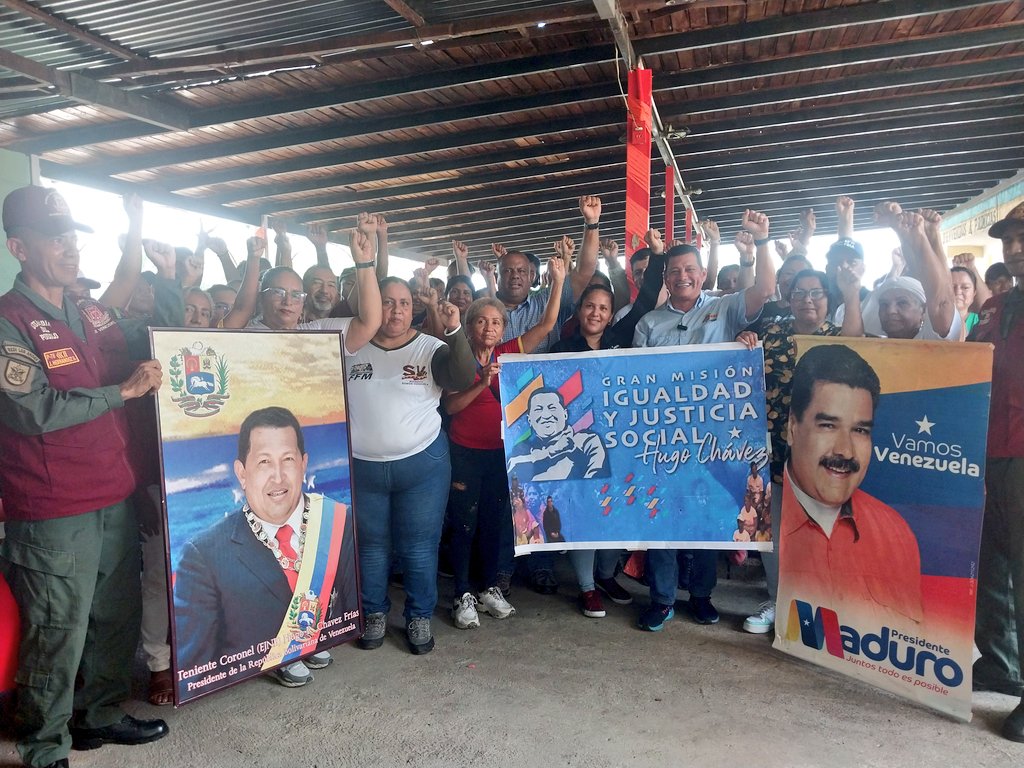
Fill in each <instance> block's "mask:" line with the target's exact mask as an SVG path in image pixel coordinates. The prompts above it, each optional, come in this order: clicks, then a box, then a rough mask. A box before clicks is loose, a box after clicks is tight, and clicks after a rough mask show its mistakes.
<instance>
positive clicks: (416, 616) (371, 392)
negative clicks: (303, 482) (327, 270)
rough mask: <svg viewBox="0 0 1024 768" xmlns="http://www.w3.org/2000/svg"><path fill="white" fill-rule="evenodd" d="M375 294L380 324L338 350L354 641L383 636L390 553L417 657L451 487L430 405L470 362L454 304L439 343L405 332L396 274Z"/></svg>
mask: <svg viewBox="0 0 1024 768" xmlns="http://www.w3.org/2000/svg"><path fill="white" fill-rule="evenodd" d="M380 292H381V301H382V304H383V308H384V316H383V317H384V319H383V323H382V325H381V326H380V330H378V331H377V333H376V335H375V336H374V337H373V340H372V341H371V342H370V343H369V344H367V345H366V346H365V347H363V348H362V349H361V350H359V351H358V352H356V353H355V354H348V353H346V367H347V370H348V397H349V406H350V408H349V411H350V414H351V429H352V456H353V462H352V478H353V501H354V502H355V508H356V529H357V532H358V541H359V572H360V581H361V591H362V598H363V612H364V614H365V618H366V630H365V632H364V633H363V636H362V638H361V639H360V640H359V644H360V646H361V647H362V648H366V649H372V648H379V647H380V646H381V645H382V644H383V642H384V634H385V631H386V628H387V615H388V612H389V610H390V608H391V602H390V600H389V599H388V575H389V571H390V566H391V554H392V552H394V553H395V554H396V555H397V556H398V558H399V559H400V561H401V564H402V571H403V575H404V578H403V582H404V587H405V625H406V636H407V639H408V642H409V649H410V650H411V651H412V652H413V653H415V654H423V653H428V652H429V651H430V650H431V649H433V647H434V637H433V634H432V633H431V630H430V617H431V615H432V614H433V613H434V607H435V606H436V604H437V546H438V543H439V541H440V538H441V527H442V525H443V523H444V510H445V505H446V503H447V500H448V487H449V485H450V483H451V463H450V459H449V455H448V439H447V437H446V435H445V434H444V432H443V431H442V429H441V415H440V412H439V411H438V405H439V403H440V400H441V394H442V392H443V391H444V390H446V389H447V390H450V391H459V390H463V389H466V388H467V387H469V386H470V385H472V383H473V378H474V375H475V372H476V368H475V363H474V359H473V353H472V351H471V350H470V347H469V342H468V341H467V340H466V335H465V334H464V333H462V324H461V322H460V321H459V310H458V309H457V308H456V307H455V306H454V305H453V304H450V303H449V302H446V301H443V302H440V306H439V310H440V316H441V319H442V320H443V322H444V340H443V341H442V340H440V339H436V338H434V337H433V336H428V335H426V334H423V333H420V332H419V331H417V330H415V329H414V328H412V314H413V312H412V292H411V291H410V289H409V285H408V284H407V283H406V282H405V281H404V280H401V279H399V278H397V277H387V278H384V279H383V280H382V281H381V282H380ZM431 300H433V299H431Z"/></svg>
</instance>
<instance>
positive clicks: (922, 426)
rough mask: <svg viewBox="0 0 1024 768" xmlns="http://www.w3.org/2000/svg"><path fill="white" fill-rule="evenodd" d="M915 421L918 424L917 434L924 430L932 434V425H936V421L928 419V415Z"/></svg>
mask: <svg viewBox="0 0 1024 768" xmlns="http://www.w3.org/2000/svg"><path fill="white" fill-rule="evenodd" d="M914 423H915V424H917V434H919V435H920V434H921V433H922V432H924V433H926V434H929V435H930V434H931V433H932V427H934V426H935V422H934V421H928V417H927V416H924V417H922V418H921V420H920V421H915V422H914Z"/></svg>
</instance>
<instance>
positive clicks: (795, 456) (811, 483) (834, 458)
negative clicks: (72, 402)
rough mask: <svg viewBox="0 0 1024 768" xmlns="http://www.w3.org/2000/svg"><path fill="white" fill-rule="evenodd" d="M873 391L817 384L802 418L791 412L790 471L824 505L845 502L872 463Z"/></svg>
mask: <svg viewBox="0 0 1024 768" xmlns="http://www.w3.org/2000/svg"><path fill="white" fill-rule="evenodd" d="M873 426H874V408H873V407H872V402H871V393H870V392H868V391H867V390H866V389H860V388H856V389H855V388H853V387H849V386H847V385H846V384H837V383H835V382H828V381H822V382H818V383H816V384H815V385H814V389H813V396H812V397H811V402H810V404H809V405H808V406H807V410H805V411H804V413H803V416H802V417H801V418H797V416H796V414H795V412H790V414H789V445H790V459H789V470H790V474H791V475H792V477H793V480H794V481H795V482H796V484H797V485H798V486H800V489H801V490H802V491H803V492H804V493H806V494H808V495H809V496H811V497H812V498H814V499H817V500H818V501H820V502H821V503H822V504H828V505H829V506H839V505H841V504H845V503H846V502H847V501H848V500H849V498H850V497H851V496H853V492H854V491H855V490H857V487H858V486H859V485H860V484H861V481H862V480H863V479H864V475H865V474H866V473H867V471H868V464H869V463H870V462H871V430H872V427H873Z"/></svg>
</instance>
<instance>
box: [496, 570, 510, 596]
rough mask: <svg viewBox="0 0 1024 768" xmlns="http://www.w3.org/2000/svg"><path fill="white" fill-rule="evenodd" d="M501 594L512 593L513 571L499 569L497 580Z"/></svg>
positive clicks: (507, 594)
mask: <svg viewBox="0 0 1024 768" xmlns="http://www.w3.org/2000/svg"><path fill="white" fill-rule="evenodd" d="M495 584H496V585H497V587H498V589H500V590H501V594H503V595H504V596H505V597H508V596H509V595H511V594H512V571H498V578H497V579H496V581H495Z"/></svg>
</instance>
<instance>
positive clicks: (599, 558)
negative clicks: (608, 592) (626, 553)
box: [569, 549, 622, 592]
mask: <svg viewBox="0 0 1024 768" xmlns="http://www.w3.org/2000/svg"><path fill="white" fill-rule="evenodd" d="M621 555H622V550H621V549H570V550H569V560H570V561H571V562H572V568H573V570H574V571H576V583H577V585H579V588H580V592H589V591H590V590H592V589H594V588H595V586H596V585H595V584H594V564H595V563H596V564H597V578H599V579H611V578H613V577H614V576H615V568H616V566H618V564H619V557H621Z"/></svg>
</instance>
